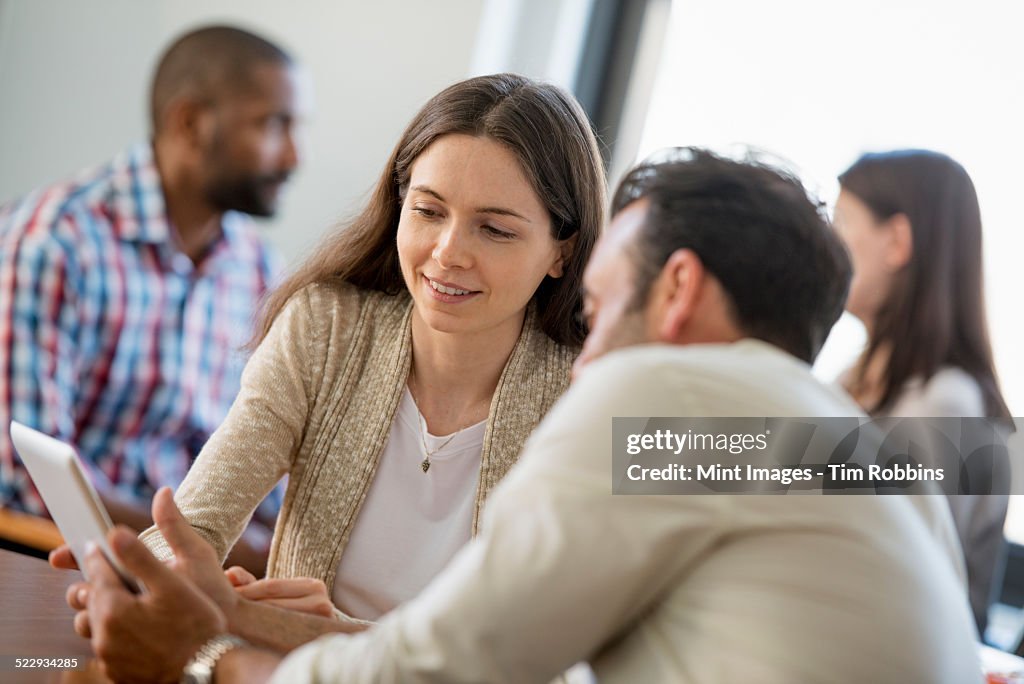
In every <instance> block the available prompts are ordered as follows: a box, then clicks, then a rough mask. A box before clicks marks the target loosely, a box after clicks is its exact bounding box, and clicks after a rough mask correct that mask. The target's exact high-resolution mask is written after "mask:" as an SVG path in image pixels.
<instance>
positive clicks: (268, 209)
mask: <svg viewBox="0 0 1024 684" xmlns="http://www.w3.org/2000/svg"><path fill="white" fill-rule="evenodd" d="M286 180H288V174H287V173H275V174H262V175H257V174H236V175H231V176H229V175H221V176H219V177H217V178H214V179H212V180H211V181H210V183H209V185H208V186H207V188H206V199H207V201H209V202H210V203H211V204H212V205H213V206H215V207H216V208H217V209H219V210H221V211H240V212H243V213H246V214H250V215H252V216H261V217H270V216H273V215H274V212H275V211H277V197H278V192H279V190H280V188H281V186H282V185H283V184H284V182H285V181H286Z"/></svg>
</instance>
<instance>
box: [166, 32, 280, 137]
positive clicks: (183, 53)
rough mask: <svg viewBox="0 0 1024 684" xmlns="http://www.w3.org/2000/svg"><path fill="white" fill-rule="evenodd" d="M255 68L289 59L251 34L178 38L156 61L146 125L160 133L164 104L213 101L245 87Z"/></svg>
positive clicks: (240, 33) (262, 39)
mask: <svg viewBox="0 0 1024 684" xmlns="http://www.w3.org/2000/svg"><path fill="white" fill-rule="evenodd" d="M257 64H279V65H283V66H288V65H291V64H292V58H291V56H290V55H289V54H288V53H287V52H285V51H284V50H282V49H281V48H280V47H278V46H277V45H275V44H273V43H271V42H270V41H269V40H267V39H265V38H261V37H260V36H258V35H256V34H255V33H250V32H249V31H245V30H243V29H240V28H236V27H234V26H205V27H203V28H198V29H195V30H192V31H189V32H188V33H186V34H184V35H182V36H180V37H179V38H178V39H177V40H175V41H174V43H172V44H171V45H170V46H169V47H168V48H167V49H166V50H165V51H164V53H163V55H162V56H161V57H160V61H159V62H158V64H157V67H156V73H155V74H154V75H153V83H152V85H151V87H150V107H149V108H150V113H149V115H150V125H151V126H152V129H153V133H154V134H156V133H159V132H160V128H161V124H162V120H163V115H164V112H165V111H166V109H167V105H168V104H170V103H171V101H173V100H174V99H175V98H177V97H179V96H181V95H182V94H189V95H191V96H193V97H197V98H200V99H205V100H211V101H212V100H215V99H216V98H217V96H218V95H220V94H221V93H223V92H225V91H228V90H231V89H238V88H242V87H245V86H246V85H247V84H248V83H249V80H250V76H251V73H252V68H253V67H254V66H255V65H257Z"/></svg>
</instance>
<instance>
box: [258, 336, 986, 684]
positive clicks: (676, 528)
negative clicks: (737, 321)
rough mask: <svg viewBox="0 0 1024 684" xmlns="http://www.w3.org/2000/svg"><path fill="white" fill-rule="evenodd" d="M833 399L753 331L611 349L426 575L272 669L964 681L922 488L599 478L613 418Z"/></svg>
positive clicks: (606, 467) (947, 584)
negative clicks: (653, 491) (384, 612)
mask: <svg viewBox="0 0 1024 684" xmlns="http://www.w3.org/2000/svg"><path fill="white" fill-rule="evenodd" d="M842 415H862V414H861V413H860V412H859V409H858V408H857V407H856V405H855V404H853V402H852V401H851V400H850V399H849V398H848V397H844V396H841V395H840V394H839V393H838V392H836V391H834V390H831V389H829V388H827V387H825V386H823V385H822V384H821V383H819V382H818V381H817V380H816V379H814V377H813V376H812V375H811V373H810V368H809V367H808V366H807V365H806V364H804V363H802V362H800V361H798V360H797V359H795V358H793V357H792V356H789V355H786V354H784V353H782V352H781V351H779V350H778V349H776V348H774V347H772V346H769V345H767V344H764V343H761V342H757V341H753V340H743V341H741V342H737V343H735V344H731V345H692V346H686V347H670V346H661V345H657V346H656V345H645V346H642V347H633V348H630V349H626V350H622V351H616V352H613V353H611V354H609V355H607V356H606V357H604V358H603V359H600V360H598V361H596V362H595V363H594V364H593V365H591V366H589V367H588V368H587V370H586V372H584V373H583V376H582V377H581V378H580V379H579V380H577V381H576V382H575V383H574V384H573V386H572V387H571V388H570V390H569V392H568V393H567V394H566V395H564V396H563V397H562V399H561V400H560V401H559V402H558V403H557V404H556V405H555V406H554V408H553V409H552V410H551V411H550V412H549V413H548V415H547V417H546V418H545V419H544V421H543V423H542V424H541V425H540V427H539V428H538V429H537V430H536V431H535V432H534V434H533V436H532V437H531V438H530V440H529V441H528V442H527V444H526V447H525V450H524V452H523V455H522V458H521V459H520V461H519V463H518V464H517V465H516V466H515V467H514V468H513V469H512V471H511V472H510V473H509V474H508V475H507V476H506V477H505V479H504V480H503V481H502V482H501V484H499V485H498V487H497V489H496V490H495V491H494V493H493V495H492V498H491V499H490V501H489V502H488V505H487V508H486V509H485V511H484V520H483V525H482V526H481V528H480V530H479V533H478V535H477V536H476V537H475V538H474V539H472V540H471V541H470V542H469V543H468V544H467V545H466V546H464V547H463V549H462V550H461V551H460V552H459V553H458V554H457V555H456V556H455V558H454V559H453V560H452V562H451V563H450V564H449V565H448V567H447V568H446V569H445V570H444V572H442V573H441V574H440V575H439V576H438V577H437V578H435V579H434V581H433V582H431V584H430V585H429V586H428V587H427V588H426V589H424V591H423V592H422V593H420V594H419V596H417V597H416V598H415V599H413V600H411V601H409V602H408V603H406V604H405V605H403V606H401V607H399V608H397V609H396V610H394V611H393V612H392V613H390V614H389V615H388V616H386V617H385V618H384V619H383V620H382V621H381V622H380V623H379V624H377V625H376V626H374V627H373V628H371V629H370V630H368V631H366V632H362V633H360V634H356V635H352V636H348V635H331V636H327V637H324V638H322V639H318V640H316V641H314V642H312V643H310V644H307V645H306V646H303V647H302V648H299V649H297V650H295V651H293V652H292V653H291V655H289V656H288V657H287V658H286V659H285V660H284V662H283V663H282V664H281V666H280V667H279V669H278V671H277V672H276V673H275V676H274V679H273V681H275V682H282V683H283V682H287V683H288V684H295V683H299V682H328V681H331V682H342V681H343V682H348V683H355V684H360V683H363V682H366V683H369V682H403V683H407V684H424V683H426V682H450V683H458V682H466V683H468V682H474V683H481V682H491V683H503V682H508V683H509V684H512V683H514V684H530V683H531V682H547V681H549V680H550V679H551V678H552V677H554V676H555V675H557V674H558V673H559V672H560V671H562V670H564V669H565V668H566V667H568V666H570V665H571V664H573V663H574V662H576V661H578V660H581V659H583V660H589V661H590V663H591V665H592V666H593V668H594V671H595V673H596V675H597V679H598V681H600V682H602V684H605V683H607V682H612V683H617V682H622V683H624V684H625V683H627V682H628V683H631V684H632V683H635V682H644V683H645V684H658V683H661V682H665V683H668V682H671V683H672V684H697V683H699V684H704V683H711V682H716V683H717V682H757V683H758V684H781V683H783V682H785V683H790V682H822V683H825V682H829V683H832V684H836V683H843V684H845V683H847V682H848V683H850V684H853V683H854V682H857V683H858V684H859V683H862V682H929V683H930V684H963V683H966V682H980V681H981V674H980V673H981V670H980V665H979V662H978V656H977V653H976V651H975V646H974V639H975V634H974V628H973V625H972V620H971V617H970V614H969V611H968V607H967V602H966V601H965V600H964V599H963V597H962V594H961V590H960V586H959V583H958V580H957V576H956V573H955V571H954V568H953V567H952V566H953V564H952V563H951V562H950V560H949V558H948V556H947V555H946V553H945V552H944V551H943V549H942V548H941V546H940V545H939V544H938V543H937V542H936V540H935V538H934V537H932V536H931V535H930V534H929V528H930V527H932V526H937V525H942V526H945V528H946V530H947V532H948V534H949V535H952V534H953V530H952V522H951V521H950V518H949V512H948V511H947V510H946V508H945V503H944V499H943V498H942V497H938V496H918V497H907V496H852V495H851V496H742V495H694V496H671V495H661V496H626V495H618V496H613V495H612V494H611V480H612V448H611V447H612V417H614V416H723V417H730V416H842ZM498 419H500V416H498ZM911 499H917V500H919V502H918V503H919V505H915V503H914V502H913V501H911Z"/></svg>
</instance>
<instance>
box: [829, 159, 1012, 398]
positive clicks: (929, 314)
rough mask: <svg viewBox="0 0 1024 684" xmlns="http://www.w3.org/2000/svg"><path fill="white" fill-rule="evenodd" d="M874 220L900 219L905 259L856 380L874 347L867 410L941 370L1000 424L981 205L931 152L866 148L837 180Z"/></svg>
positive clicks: (961, 172)
mask: <svg viewBox="0 0 1024 684" xmlns="http://www.w3.org/2000/svg"><path fill="white" fill-rule="evenodd" d="M839 185H840V187H842V189H843V190H845V191H846V192H849V193H852V194H853V195H855V196H856V197H857V198H858V199H860V200H861V201H862V202H863V203H864V204H866V205H867V207H868V208H869V209H870V210H871V213H872V214H874V217H875V219H876V220H878V221H884V220H885V219H888V218H890V217H892V216H894V215H896V214H903V215H905V216H906V217H907V219H908V220H909V221H910V230H911V233H912V235H913V255H912V256H911V258H910V262H909V263H908V264H907V267H906V268H905V269H904V270H903V271H901V272H900V273H899V275H898V276H897V278H896V280H895V281H894V282H893V285H892V290H891V292H890V293H889V296H888V298H887V299H886V301H885V303H884V304H883V306H882V309H881V310H880V311H879V313H878V316H877V319H876V320H875V322H874V325H872V326H871V331H870V334H869V336H868V344H867V348H866V349H865V352H864V355H863V356H862V358H861V362H860V363H859V364H858V367H857V368H856V369H855V377H854V381H855V382H860V381H862V379H863V374H864V369H865V368H866V367H867V363H868V362H869V361H870V360H871V359H872V358H873V357H874V356H875V355H876V354H879V353H880V351H881V350H882V349H883V348H889V350H890V351H889V352H888V353H889V360H888V364H887V366H886V371H885V373H884V375H883V381H882V384H883V388H882V396H881V398H880V399H879V401H878V403H877V404H876V405H875V406H872V407H870V409H871V412H872V413H880V412H884V411H886V410H888V409H890V408H892V405H893V404H894V403H895V401H896V399H897V397H898V396H899V395H900V394H901V393H902V392H903V391H904V389H905V385H906V383H907V382H908V381H909V380H911V379H913V378H920V379H921V380H922V381H924V382H927V381H928V380H929V379H930V378H931V377H932V376H933V375H934V374H935V373H937V372H938V371H939V370H940V369H941V368H942V367H944V366H953V367H956V368H961V369H963V370H964V371H965V372H966V373H968V374H969V375H970V376H971V377H972V378H974V380H975V381H976V382H977V383H978V385H979V386H980V387H981V391H982V395H983V397H984V400H985V413H986V415H987V416H989V417H993V418H1009V417H1010V411H1009V409H1008V408H1007V407H1006V402H1005V401H1004V399H1003V395H1002V393H1001V392H1000V390H999V381H998V378H997V376H996V370H995V363H994V361H993V358H992V344H991V342H990V340H989V333H988V322H987V320H986V317H985V295H984V277H983V273H984V270H983V268H982V230H981V209H980V208H979V206H978V195H977V193H976V192H975V189H974V183H972V182H971V177H970V176H969V175H967V171H966V170H965V169H964V167H962V166H961V165H960V164H958V163H957V162H956V161H955V160H953V159H951V158H950V157H948V156H946V155H944V154H941V153H939V152H932V151H930V150H913V149H912V150H894V151H891V152H874V153H868V154H865V155H863V156H861V157H860V159H858V160H857V161H856V162H855V163H854V164H853V166H851V167H850V168H848V169H847V170H846V171H844V172H843V173H842V175H840V176H839Z"/></svg>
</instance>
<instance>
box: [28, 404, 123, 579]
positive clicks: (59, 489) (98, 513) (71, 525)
mask: <svg viewBox="0 0 1024 684" xmlns="http://www.w3.org/2000/svg"><path fill="white" fill-rule="evenodd" d="M11 440H12V441H13V442H14V448H15V449H16V450H17V452H18V455H19V456H20V457H21V460H22V462H23V463H24V464H25V468H26V469H27V470H28V473H29V475H30V476H31V477H32V481H33V482H34V483H35V485H36V489H38V490H39V494H40V495H41V496H42V497H43V501H44V502H45V503H46V507H47V509H49V511H50V515H51V516H52V517H53V521H54V522H55V523H57V527H58V528H59V529H60V531H61V534H63V535H64V540H65V542H66V543H67V544H68V546H69V547H70V548H71V553H72V555H73V556H74V557H75V561H76V562H77V563H78V567H79V568H81V569H82V572H83V573H84V574H85V575H86V579H90V580H91V579H92V578H90V577H89V575H88V573H87V572H86V570H85V554H86V547H87V546H88V545H89V544H90V543H91V544H94V545H96V546H97V547H99V549H100V550H101V551H102V553H103V555H104V556H105V557H106V559H107V561H108V562H109V563H110V565H111V566H112V567H113V568H114V569H115V570H116V571H117V573H118V574H119V575H120V576H121V579H122V581H124V583H125V584H126V585H127V586H128V587H129V588H130V589H131V590H132V591H135V592H139V591H140V585H139V583H138V582H137V581H136V580H135V579H134V578H133V577H132V576H131V574H130V573H128V571H127V570H125V568H124V566H123V565H122V564H121V562H120V561H119V560H118V559H117V556H116V555H115V554H114V553H113V552H112V550H111V549H110V546H109V544H108V543H107V531H108V530H110V529H111V528H112V527H113V524H112V523H111V521H110V516H109V515H108V514H107V511H106V509H105V508H104V507H103V504H102V503H101V502H100V499H99V496H97V494H96V490H95V489H93V486H92V484H91V483H90V482H89V478H88V477H87V476H86V474H85V472H84V471H83V470H82V466H81V464H80V463H79V462H78V456H77V455H76V453H75V450H74V448H73V447H71V446H70V445H69V444H65V443H64V442H61V441H58V440H56V439H54V438H52V437H50V436H48V435H45V434H43V433H41V432H39V431H37V430H33V429H32V428H30V427H28V426H26V425H22V424H21V423H18V422H16V421H11Z"/></svg>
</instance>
